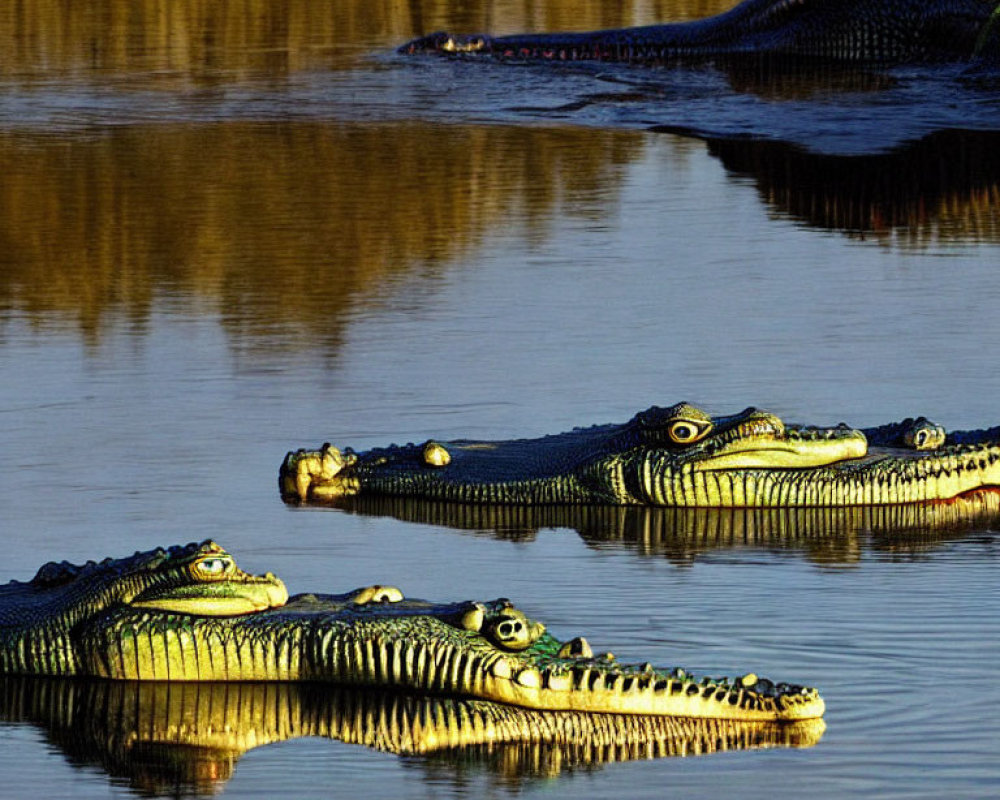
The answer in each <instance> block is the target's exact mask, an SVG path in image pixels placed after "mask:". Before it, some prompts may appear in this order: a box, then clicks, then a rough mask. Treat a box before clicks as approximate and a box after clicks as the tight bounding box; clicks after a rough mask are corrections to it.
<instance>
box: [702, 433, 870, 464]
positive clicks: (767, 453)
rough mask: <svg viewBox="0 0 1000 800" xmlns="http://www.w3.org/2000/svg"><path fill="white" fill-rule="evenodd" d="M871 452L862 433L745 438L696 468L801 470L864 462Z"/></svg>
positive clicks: (704, 458) (727, 446)
mask: <svg viewBox="0 0 1000 800" xmlns="http://www.w3.org/2000/svg"><path fill="white" fill-rule="evenodd" d="M867 452H868V442H867V441H866V439H865V436H864V434H863V433H861V432H860V431H853V432H851V433H850V434H845V435H843V436H838V437H836V438H832V439H788V438H777V437H776V438H771V439H769V438H762V439H742V438H741V439H737V440H735V441H733V442H730V443H729V444H727V445H726V446H725V447H724V448H722V449H721V450H720V451H719V452H717V453H715V454H713V455H711V456H708V457H700V458H699V459H698V460H696V461H694V462H692V467H693V468H694V469H695V470H701V471H709V470H720V469H801V468H808V467H822V466H826V465H828V464H835V463H837V462H838V461H845V460H849V459H854V458H862V457H863V456H864V455H865V454H866V453H867Z"/></svg>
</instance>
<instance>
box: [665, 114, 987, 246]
mask: <svg viewBox="0 0 1000 800" xmlns="http://www.w3.org/2000/svg"><path fill="white" fill-rule="evenodd" d="M658 130H665V131H674V132H676V130H675V129H671V128H659V129H658ZM705 138H706V141H707V142H708V147H709V152H711V153H712V154H713V155H715V156H716V157H718V158H719V160H720V161H721V162H722V164H723V165H724V166H725V167H726V169H727V170H729V172H730V173H732V174H734V175H736V176H740V177H743V176H747V177H750V178H753V180H754V181H755V182H756V184H757V186H758V189H759V191H760V194H761V196H762V198H763V199H764V200H765V202H767V203H768V204H769V205H771V206H773V207H775V208H776V209H778V210H779V211H780V212H781V213H783V214H788V215H790V216H792V217H794V218H796V219H799V220H802V221H803V222H805V223H806V224H807V225H809V226H811V227H815V228H828V229H831V230H840V231H845V232H847V233H851V234H861V235H864V234H874V235H875V236H876V237H878V238H879V239H880V240H885V241H886V242H892V243H899V244H904V245H908V246H921V245H927V244H930V243H933V242H941V241H955V242H958V241H963V242H998V241H1000V132H996V131H973V130H968V131H966V130H946V131H939V132H937V133H932V134H929V135H928V136H926V137H925V138H923V139H920V140H919V141H915V142H910V143H907V144H905V145H902V146H900V147H898V148H897V149H895V150H892V151H890V152H888V153H882V154H877V155H861V156H837V155H824V154H819V153H812V152H810V151H808V150H806V149H804V148H802V147H799V146H797V145H794V144H789V143H787V142H780V141H773V140H767V139H749V138H742V139H741V138H736V139H726V138H713V137H705Z"/></svg>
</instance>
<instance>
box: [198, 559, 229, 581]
mask: <svg viewBox="0 0 1000 800" xmlns="http://www.w3.org/2000/svg"><path fill="white" fill-rule="evenodd" d="M232 566H233V562H232V560H231V559H228V558H203V559H202V560H201V561H199V562H198V563H197V564H195V565H194V568H195V569H196V570H197V571H198V572H199V573H200V574H201V575H202V576H203V577H206V578H219V577H222V576H223V575H225V574H226V573H227V572H229V570H230V569H232Z"/></svg>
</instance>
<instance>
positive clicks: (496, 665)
mask: <svg viewBox="0 0 1000 800" xmlns="http://www.w3.org/2000/svg"><path fill="white" fill-rule="evenodd" d="M490 674H491V675H493V677H494V678H509V677H510V676H511V675H512V674H513V670H511V668H510V661H508V660H507V659H506V658H498V659H497V660H496V661H494V662H493V664H492V665H491V666H490Z"/></svg>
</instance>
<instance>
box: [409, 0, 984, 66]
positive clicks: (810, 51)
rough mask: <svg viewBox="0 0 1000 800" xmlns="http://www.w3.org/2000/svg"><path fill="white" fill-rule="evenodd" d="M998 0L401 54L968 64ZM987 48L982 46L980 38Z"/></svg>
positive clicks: (745, 16)
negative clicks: (758, 58)
mask: <svg viewBox="0 0 1000 800" xmlns="http://www.w3.org/2000/svg"><path fill="white" fill-rule="evenodd" d="M995 6H996V3H995V0H745V2H743V3H741V4H739V5H738V6H736V7H735V8H732V9H730V10H729V11H727V12H725V13H722V14H719V15H717V16H714V17H709V18H707V19H702V20H695V21H692V22H682V23H673V24H666V25H650V26H646V27H640V28H622V29H617V30H603V31H590V32H585V33H539V34H518V35H514V36H497V37H490V36H485V35H473V36H453V35H451V34H448V33H435V34H431V35H429V36H425V37H422V38H420V39H415V40H414V41H412V42H409V43H407V44H405V45H403V46H402V47H401V48H399V50H400V52H401V53H407V54H414V53H443V54H464V55H486V56H492V57H494V58H501V59H518V60H525V59H528V60H536V59H537V60H549V61H581V60H597V61H625V62H660V61H664V60H669V59H676V58H684V57H718V56H771V57H775V56H777V57H786V58H811V59H826V60H833V61H860V62H869V63H872V62H874V63H901V62H938V61H967V60H969V59H971V58H972V57H973V56H974V54H978V53H979V52H980V51H984V49H985V50H990V51H992V50H993V49H994V47H995V45H996V36H995V32H994V31H992V30H991V29H990V28H989V27H988V26H987V22H988V20H989V18H990V14H991V12H992V11H993V9H994V8H995ZM984 37H985V38H987V39H988V41H986V42H984V41H982V39H983V38H984Z"/></svg>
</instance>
